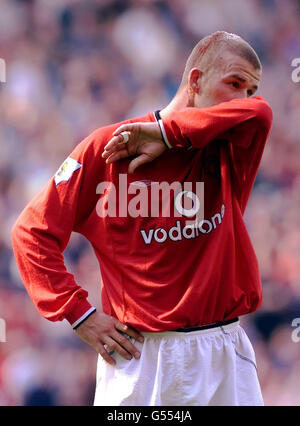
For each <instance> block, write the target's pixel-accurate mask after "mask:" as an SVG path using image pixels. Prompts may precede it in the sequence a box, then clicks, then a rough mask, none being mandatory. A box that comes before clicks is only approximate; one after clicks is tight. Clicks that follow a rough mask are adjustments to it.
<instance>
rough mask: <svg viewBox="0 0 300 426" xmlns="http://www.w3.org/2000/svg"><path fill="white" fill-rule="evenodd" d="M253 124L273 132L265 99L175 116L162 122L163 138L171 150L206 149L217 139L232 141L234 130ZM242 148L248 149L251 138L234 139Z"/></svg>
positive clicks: (270, 113)
mask: <svg viewBox="0 0 300 426" xmlns="http://www.w3.org/2000/svg"><path fill="white" fill-rule="evenodd" d="M245 122H248V123H249V122H251V124H252V126H253V127H255V128H256V129H263V130H267V131H268V130H269V129H270V127H271V123H272V110H271V108H270V106H269V104H268V103H267V102H266V101H265V100H264V99H263V98H261V97H253V98H247V99H233V100H231V101H228V102H222V103H220V104H218V105H214V106H212V107H209V108H190V107H189V108H184V109H183V110H181V111H177V112H172V114H170V116H169V117H167V118H165V119H164V120H163V122H162V126H163V129H162V130H163V134H164V136H165V139H166V142H167V144H168V145H169V147H170V148H175V147H179V148H184V147H186V148H187V147H190V146H192V147H194V148H203V147H205V146H206V145H207V144H208V143H210V142H211V141H212V140H214V139H217V138H224V136H225V135H226V138H229V140H231V138H230V132H229V131H230V130H232V129H234V128H236V127H237V126H239V125H240V124H243V123H245ZM233 140H234V142H235V143H238V144H239V145H243V146H244V147H245V146H248V145H249V144H250V143H251V137H250V135H249V137H248V136H247V134H244V135H243V138H242V139H237V138H234V139H233Z"/></svg>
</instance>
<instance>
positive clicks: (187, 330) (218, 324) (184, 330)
mask: <svg viewBox="0 0 300 426" xmlns="http://www.w3.org/2000/svg"><path fill="white" fill-rule="evenodd" d="M238 320H239V319H238V318H232V319H230V320H227V321H219V322H215V323H213V324H207V325H199V326H196V327H186V328H177V329H176V330H170V331H173V332H174V331H175V332H182V333H190V332H191V331H198V330H209V329H211V328H216V327H223V326H225V325H228V324H232V323H234V322H237V321H238Z"/></svg>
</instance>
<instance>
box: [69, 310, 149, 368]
mask: <svg viewBox="0 0 300 426" xmlns="http://www.w3.org/2000/svg"><path fill="white" fill-rule="evenodd" d="M75 331H76V333H77V334H78V335H79V337H80V338H81V339H82V340H84V341H85V342H86V343H88V344H89V345H90V346H92V347H93V348H94V349H95V350H96V352H98V353H99V354H100V355H101V356H102V358H103V359H104V360H105V361H107V362H108V363H109V364H111V365H115V364H116V361H115V360H114V359H113V358H112V357H111V356H110V354H109V353H110V352H111V351H115V352H118V353H119V354H120V355H121V356H122V357H123V358H125V359H127V360H130V359H132V357H134V358H136V359H138V358H139V357H140V352H139V350H138V349H137V348H136V347H135V346H134V345H133V344H132V343H131V342H130V340H129V339H128V338H127V337H126V336H125V335H124V334H127V336H131V337H133V338H134V339H135V340H137V341H139V342H141V343H142V342H143V341H144V337H143V336H142V334H141V333H139V332H138V331H137V330H135V329H134V328H133V327H129V326H127V325H125V324H122V323H121V322H120V321H118V320H117V319H116V318H114V317H111V316H109V315H106V314H103V313H99V312H94V313H93V314H92V315H91V316H89V317H88V318H87V319H86V320H85V321H84V322H83V323H82V324H81V325H80V326H79V327H78V328H77V329H76V330H75ZM122 333H123V334H122Z"/></svg>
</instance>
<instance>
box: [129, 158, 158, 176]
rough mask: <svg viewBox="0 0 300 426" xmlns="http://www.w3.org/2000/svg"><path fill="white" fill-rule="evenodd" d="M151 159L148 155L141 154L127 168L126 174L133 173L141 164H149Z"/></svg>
mask: <svg viewBox="0 0 300 426" xmlns="http://www.w3.org/2000/svg"><path fill="white" fill-rule="evenodd" d="M152 160H153V158H151V157H149V155H146V154H141V155H139V156H138V157H136V158H134V159H133V160H132V161H131V162H130V163H129V166H128V173H133V172H134V171H135V169H136V168H137V167H140V166H141V165H142V164H145V163H150V161H152Z"/></svg>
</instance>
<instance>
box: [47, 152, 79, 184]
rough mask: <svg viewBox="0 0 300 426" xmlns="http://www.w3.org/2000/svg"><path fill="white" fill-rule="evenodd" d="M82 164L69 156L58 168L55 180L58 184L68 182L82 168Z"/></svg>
mask: <svg viewBox="0 0 300 426" xmlns="http://www.w3.org/2000/svg"><path fill="white" fill-rule="evenodd" d="M81 166H82V164H80V163H78V161H76V160H74V158H70V157H68V158H67V159H66V160H65V161H64V162H63V163H62V165H61V166H60V168H59V169H58V170H57V172H56V173H55V175H54V182H55V185H56V186H57V185H58V184H59V183H61V182H68V180H69V179H70V178H71V176H72V175H73V173H74V172H75V171H76V170H79V169H80V168H81Z"/></svg>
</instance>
